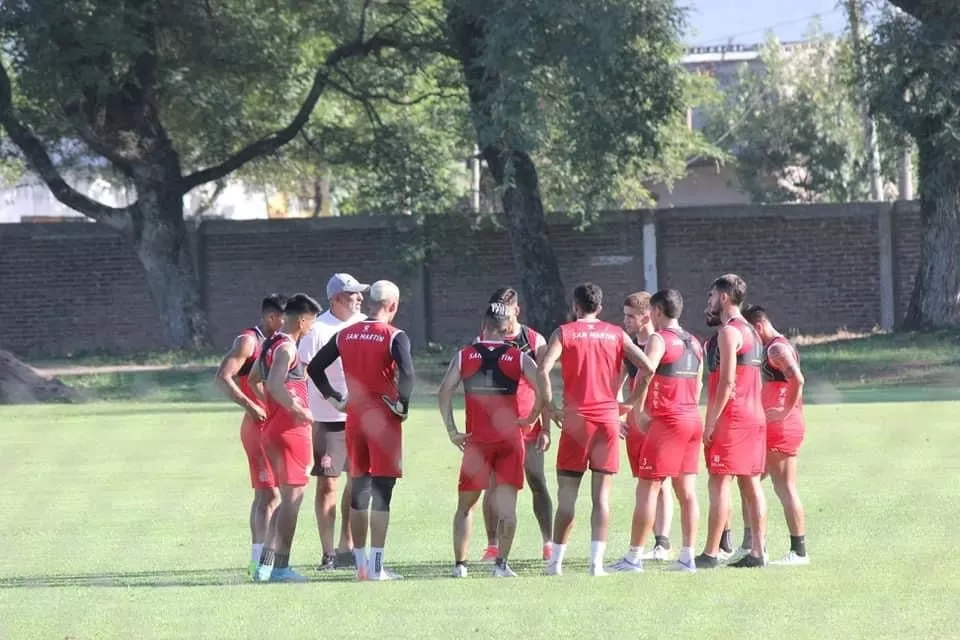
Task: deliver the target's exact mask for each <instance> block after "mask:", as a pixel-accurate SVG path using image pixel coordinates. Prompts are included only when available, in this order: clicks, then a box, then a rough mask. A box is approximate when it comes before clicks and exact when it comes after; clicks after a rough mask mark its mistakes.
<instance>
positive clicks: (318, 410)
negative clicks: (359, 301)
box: [298, 310, 367, 422]
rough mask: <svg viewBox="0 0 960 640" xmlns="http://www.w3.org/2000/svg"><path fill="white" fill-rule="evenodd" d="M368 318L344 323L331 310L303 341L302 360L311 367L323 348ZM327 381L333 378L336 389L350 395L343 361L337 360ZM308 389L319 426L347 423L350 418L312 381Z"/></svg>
mask: <svg viewBox="0 0 960 640" xmlns="http://www.w3.org/2000/svg"><path fill="white" fill-rule="evenodd" d="M366 317H367V316H365V315H363V314H362V313H358V314H357V315H355V316H353V317H351V318H349V319H348V320H340V319H339V318H337V316H335V315H333V314H332V313H331V312H330V311H329V310H327V311H325V312H324V313H322V314H320V317H318V318H317V321H316V322H315V323H313V328H311V329H310V331H309V332H308V333H307V335H305V336H303V338H301V339H300V347H299V349H298V350H299V354H300V360H301V361H302V362H303V364H304V365H307V364H309V363H310V361H311V360H313V356H315V355H317V352H318V351H320V349H322V348H323V345H325V344H327V342H329V341H330V340H331V338H333V336H335V335H336V334H337V332H338V331H340V330H341V329H343V328H344V327H349V326H350V325H352V324H354V323H356V322H360V321H361V320H365V319H366ZM327 378H329V380H330V385H331V386H332V387H333V388H334V389H336V390H337V391H339V392H340V393H343V394H346V392H347V383H346V380H345V379H344V376H343V363H342V362H341V361H340V358H337V359H336V361H335V362H334V363H333V364H332V365H330V366H329V367H328V368H327ZM307 388H308V389H309V392H310V395H309V403H310V413H312V414H313V419H314V420H316V421H317V422H344V421H345V420H346V419H347V414H345V413H340V412H339V411H337V410H336V408H334V406H333V405H332V404H330V402H328V401H327V399H326V398H324V397H323V396H322V395H320V392H319V391H317V387H316V385H314V384H313V381H312V380H310V381H308V382H307Z"/></svg>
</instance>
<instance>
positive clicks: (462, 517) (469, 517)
mask: <svg viewBox="0 0 960 640" xmlns="http://www.w3.org/2000/svg"><path fill="white" fill-rule="evenodd" d="M480 493H481V492H480V491H463V490H461V491H459V492H458V493H457V510H456V511H455V512H454V514H453V577H454V578H465V577H467V553H468V551H469V548H470V531H471V530H472V529H473V508H474V507H475V506H476V505H477V501H478V500H480Z"/></svg>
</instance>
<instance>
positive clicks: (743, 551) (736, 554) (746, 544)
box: [727, 485, 753, 564]
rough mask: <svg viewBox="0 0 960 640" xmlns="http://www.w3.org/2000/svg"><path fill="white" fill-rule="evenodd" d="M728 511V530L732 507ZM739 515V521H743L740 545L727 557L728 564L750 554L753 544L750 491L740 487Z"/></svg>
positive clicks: (730, 524)
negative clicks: (729, 514)
mask: <svg viewBox="0 0 960 640" xmlns="http://www.w3.org/2000/svg"><path fill="white" fill-rule="evenodd" d="M738 489H739V485H738ZM730 513H731V516H730V522H729V523H728V524H727V530H728V531H729V530H730V529H731V527H732V523H733V515H732V514H733V509H732V508H731V509H730ZM740 515H741V518H742V520H741V522H743V538H742V539H741V541H740V546H738V547H737V548H736V549H734V550H733V553H731V554H730V557H729V558H727V562H728V563H729V564H735V563H737V562H740V561H741V560H743V558H744V556H747V555H750V548H751V547H752V546H753V530H752V528H751V527H750V493H749V492H748V493H744V492H743V490H742V489H740ZM731 537H732V534H731Z"/></svg>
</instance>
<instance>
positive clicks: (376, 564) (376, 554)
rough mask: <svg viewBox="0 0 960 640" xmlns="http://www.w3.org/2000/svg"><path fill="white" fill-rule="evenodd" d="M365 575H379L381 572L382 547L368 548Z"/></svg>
mask: <svg viewBox="0 0 960 640" xmlns="http://www.w3.org/2000/svg"><path fill="white" fill-rule="evenodd" d="M368 562H369V564H368V565H367V575H370V576H372V575H379V574H380V572H381V571H383V547H370V559H369V560H368Z"/></svg>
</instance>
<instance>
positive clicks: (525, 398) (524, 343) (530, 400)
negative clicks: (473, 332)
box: [473, 324, 546, 416]
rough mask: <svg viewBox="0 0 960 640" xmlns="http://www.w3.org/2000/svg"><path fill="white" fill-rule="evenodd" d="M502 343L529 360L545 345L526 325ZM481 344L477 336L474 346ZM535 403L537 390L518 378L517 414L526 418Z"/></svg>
mask: <svg viewBox="0 0 960 640" xmlns="http://www.w3.org/2000/svg"><path fill="white" fill-rule="evenodd" d="M503 341H504V343H506V344H508V345H510V346H512V347H516V348H517V349H519V350H520V352H521V353H526V354H529V356H530V357H531V358H534V359H536V356H537V345H538V344H544V343H546V339H545V338H544V337H543V336H542V335H540V334H539V333H537V332H536V331H534V330H533V329H531V328H530V327H528V326H526V325H523V324H522V325H520V331H519V332H517V333H516V334H515V335H512V336H508V337H506V338H504V339H503ZM480 342H483V340H482V339H481V337H480V336H477V338H476V340H474V341H473V343H474V344H477V343H480ZM536 403H537V390H536V388H534V387H533V385H531V384H530V383H529V382H527V379H526V378H524V377H523V376H522V375H521V376H520V384H519V386H518V387H517V412H518V413H519V414H520V415H521V416H527V415H529V414H530V412H531V411H532V410H533V406H534V405H535V404H536Z"/></svg>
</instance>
